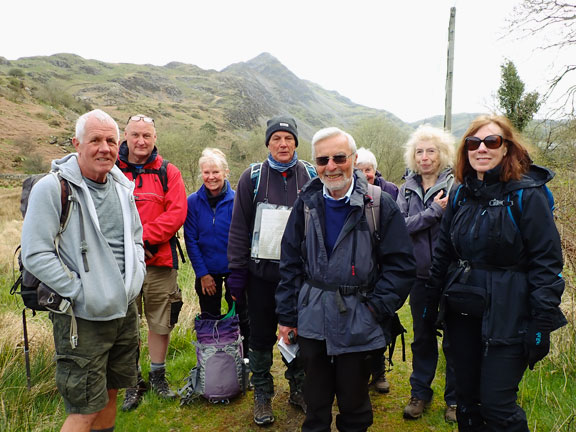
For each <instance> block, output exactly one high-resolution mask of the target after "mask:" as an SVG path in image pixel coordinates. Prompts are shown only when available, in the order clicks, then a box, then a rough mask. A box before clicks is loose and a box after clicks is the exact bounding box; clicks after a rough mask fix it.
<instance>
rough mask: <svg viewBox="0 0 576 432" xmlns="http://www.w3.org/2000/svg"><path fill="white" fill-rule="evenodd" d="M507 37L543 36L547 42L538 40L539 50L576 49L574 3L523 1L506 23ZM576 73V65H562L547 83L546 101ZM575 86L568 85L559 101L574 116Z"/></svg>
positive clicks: (575, 13) (575, 8)
mask: <svg viewBox="0 0 576 432" xmlns="http://www.w3.org/2000/svg"><path fill="white" fill-rule="evenodd" d="M508 22H509V26H510V29H511V31H512V32H511V34H512V35H515V36H516V37H518V38H519V39H522V38H525V37H539V36H541V35H542V33H544V32H545V33H546V36H547V38H546V39H544V38H540V39H539V44H540V48H541V49H552V48H556V49H567V48H572V47H575V46H576V2H574V1H559V0H523V1H522V2H521V3H520V4H519V5H518V6H516V7H515V8H514V12H513V15H512V18H510V19H509V20H508ZM574 70H576V65H564V66H563V70H562V71H560V72H559V73H557V74H556V76H555V77H554V78H553V79H552V80H551V81H550V87H549V90H548V92H547V93H546V94H545V95H544V98H545V99H547V98H549V97H550V95H551V94H552V92H553V91H554V90H555V89H556V88H557V86H558V84H559V83H560V82H561V81H563V80H565V79H566V77H567V75H569V74H571V73H572V72H574ZM575 98H576V85H571V86H570V87H569V88H568V90H567V91H566V93H565V94H564V95H563V96H562V97H561V99H560V102H561V104H562V105H563V106H567V107H568V108H569V109H570V113H571V114H572V115H574V102H575Z"/></svg>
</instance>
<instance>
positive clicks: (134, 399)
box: [122, 372, 148, 411]
mask: <svg viewBox="0 0 576 432" xmlns="http://www.w3.org/2000/svg"><path fill="white" fill-rule="evenodd" d="M147 390H148V385H147V384H146V381H144V378H142V375H141V374H140V372H138V381H137V382H136V387H129V388H127V389H126V394H125V395H124V403H123V404H122V411H132V410H134V409H136V408H138V405H140V402H142V396H144V393H146V391H147Z"/></svg>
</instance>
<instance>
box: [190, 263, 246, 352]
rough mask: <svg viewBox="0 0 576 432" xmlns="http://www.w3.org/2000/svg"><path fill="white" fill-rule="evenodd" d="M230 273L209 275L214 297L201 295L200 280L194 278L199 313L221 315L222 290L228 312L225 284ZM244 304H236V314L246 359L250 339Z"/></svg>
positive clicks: (227, 294)
mask: <svg viewBox="0 0 576 432" xmlns="http://www.w3.org/2000/svg"><path fill="white" fill-rule="evenodd" d="M229 275H230V273H215V274H210V276H212V277H213V278H214V282H215V284H216V293H215V294H214V295H206V294H203V293H202V283H201V282H200V278H196V281H195V282H194V288H195V289H196V294H198V301H199V302H200V311H201V312H208V313H209V314H210V315H213V316H219V315H220V314H221V313H222V289H223V288H224V299H225V300H226V303H227V304H228V310H230V308H231V307H232V302H233V300H232V295H231V294H230V289H229V288H228V285H227V284H226V281H227V280H228V276H229ZM245 303H246V302H240V303H236V314H238V318H239V320H240V334H241V335H242V337H243V338H244V340H243V341H242V348H243V350H244V358H248V340H249V338H250V322H249V319H248V308H247V306H246V304H245Z"/></svg>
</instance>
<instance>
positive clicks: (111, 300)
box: [22, 153, 146, 321]
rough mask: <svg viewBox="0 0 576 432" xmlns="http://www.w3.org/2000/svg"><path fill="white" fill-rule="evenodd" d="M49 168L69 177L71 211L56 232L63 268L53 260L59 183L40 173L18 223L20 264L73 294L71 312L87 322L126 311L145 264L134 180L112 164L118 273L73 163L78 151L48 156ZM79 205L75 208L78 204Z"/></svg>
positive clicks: (60, 290)
mask: <svg viewBox="0 0 576 432" xmlns="http://www.w3.org/2000/svg"><path fill="white" fill-rule="evenodd" d="M52 170H53V171H56V172H59V173H60V175H61V176H62V178H64V179H66V180H68V181H69V182H70V186H71V195H73V196H75V197H76V199H77V202H74V201H73V202H72V204H71V205H72V211H71V216H70V219H69V221H68V224H67V226H66V228H65V230H64V232H63V233H62V235H61V238H60V244H59V251H60V257H61V259H62V262H63V263H64V264H65V265H66V266H67V267H68V269H70V272H67V271H66V269H65V268H64V267H63V264H62V263H61V262H60V260H59V259H58V255H57V254H56V247H55V245H54V239H55V238H56V237H57V235H58V230H59V228H60V214H61V211H62V210H61V207H62V204H61V194H60V188H61V186H60V182H59V180H58V178H57V176H55V175H47V176H45V177H44V178H42V179H41V180H40V181H39V182H38V183H37V184H36V185H35V186H34V188H33V189H32V192H31V194H30V199H29V203H28V210H27V212H26V217H25V218H24V225H23V227H22V259H23V262H24V266H25V267H26V268H27V269H28V270H29V271H30V272H31V273H32V274H34V275H35V276H36V277H37V278H38V279H40V280H41V281H43V282H44V283H45V284H46V285H48V286H49V287H50V288H52V289H54V290H55V291H56V292H58V293H59V294H60V295H61V296H63V297H68V298H70V299H72V304H73V309H74V313H75V314H76V316H77V317H78V318H83V319H86V320H89V321H108V320H112V319H116V318H122V317H124V316H125V315H126V311H127V307H128V304H129V303H130V302H132V301H133V300H134V298H135V297H136V296H137V295H138V293H139V292H140V289H141V287H142V282H143V281H144V276H145V275H146V265H145V262H144V249H143V243H142V225H141V223H140V218H139V216H138V211H137V209H136V205H135V203H134V196H133V194H132V189H133V188H134V184H133V183H132V182H130V181H129V180H128V179H127V178H126V177H125V176H124V174H122V172H121V171H120V170H119V169H118V167H116V166H114V168H113V169H112V171H110V174H111V178H112V180H113V181H114V186H115V188H116V191H117V192H118V196H119V199H120V204H121V206H122V214H123V216H124V217H123V221H118V223H122V224H123V227H124V260H125V275H124V277H122V274H121V273H120V270H119V268H118V264H117V263H116V259H115V258H114V254H113V253H112V249H111V248H110V246H109V245H108V243H107V241H106V239H105V238H104V236H103V234H102V232H101V231H100V225H99V222H98V216H97V215H96V208H95V207H94V203H93V201H92V197H91V196H90V192H89V190H88V187H87V186H86V183H85V182H84V179H83V177H82V174H81V172H80V167H79V166H78V159H77V154H75V153H74V154H70V155H67V156H65V157H64V158H62V159H59V160H55V161H52ZM78 206H79V207H80V209H81V211H80V209H79V208H78ZM80 218H82V220H83V223H84V231H85V238H86V243H87V254H86V256H87V261H88V271H85V269H84V266H83V264H82V254H81V250H80V244H81V235H80Z"/></svg>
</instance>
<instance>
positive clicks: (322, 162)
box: [316, 152, 356, 166]
mask: <svg viewBox="0 0 576 432" xmlns="http://www.w3.org/2000/svg"><path fill="white" fill-rule="evenodd" d="M354 153H356V152H354ZM354 153H351V154H349V155H348V156H346V155H336V156H318V157H317V158H316V165H318V166H326V165H328V162H330V159H332V160H333V161H334V163H335V164H336V165H342V164H344V163H346V160H347V159H348V158H349V157H350V156H352V155H353V154H354Z"/></svg>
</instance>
